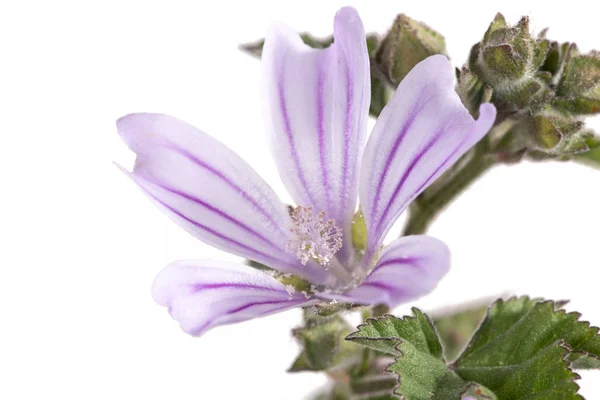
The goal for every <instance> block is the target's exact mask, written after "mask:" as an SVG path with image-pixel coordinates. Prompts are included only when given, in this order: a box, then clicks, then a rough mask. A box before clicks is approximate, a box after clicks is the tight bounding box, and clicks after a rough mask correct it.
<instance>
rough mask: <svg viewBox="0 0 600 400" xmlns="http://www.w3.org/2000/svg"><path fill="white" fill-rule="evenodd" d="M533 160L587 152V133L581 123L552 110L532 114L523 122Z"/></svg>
mask: <svg viewBox="0 0 600 400" xmlns="http://www.w3.org/2000/svg"><path fill="white" fill-rule="evenodd" d="M523 126H524V128H525V129H526V130H527V138H528V140H529V146H528V147H529V149H530V155H531V156H532V157H533V158H540V157H541V158H547V157H554V158H555V157H566V156H570V155H573V154H577V153H580V152H583V151H587V150H588V146H587V144H586V139H587V137H588V136H589V131H587V130H585V129H584V123H583V121H580V120H578V119H575V118H573V117H571V116H569V115H567V114H565V113H562V112H558V111H556V110H552V109H546V110H544V111H543V112H540V113H537V114H534V115H531V116H529V117H528V118H526V119H525V120H524V122H523Z"/></svg>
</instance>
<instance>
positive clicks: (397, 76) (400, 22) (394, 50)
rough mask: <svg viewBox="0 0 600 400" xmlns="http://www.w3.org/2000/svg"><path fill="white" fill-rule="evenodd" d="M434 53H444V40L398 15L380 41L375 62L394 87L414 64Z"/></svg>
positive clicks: (422, 24)
mask: <svg viewBox="0 0 600 400" xmlns="http://www.w3.org/2000/svg"><path fill="white" fill-rule="evenodd" d="M434 54H446V42H445V40H444V37H443V36H442V35H441V34H439V33H438V32H436V31H435V30H433V29H431V28H430V27H428V26H427V25H425V24H424V23H422V22H419V21H415V20H413V19H411V18H409V17H407V16H406V15H404V14H400V15H398V17H396V20H395V21H394V25H392V28H391V29H390V31H389V32H388V34H387V35H386V37H385V38H384V39H383V40H382V42H381V45H380V46H379V49H378V51H377V54H376V55H375V61H376V62H377V64H378V65H379V67H380V68H381V70H382V72H383V74H384V75H385V76H386V78H387V79H388V80H389V81H390V83H392V84H394V85H398V84H399V83H400V81H402V79H403V78H404V77H405V76H406V75H407V74H408V73H409V72H410V70H411V69H412V68H413V67H414V66H415V65H417V64H418V63H419V62H421V61H423V60H424V59H426V58H427V57H429V56H431V55H434Z"/></svg>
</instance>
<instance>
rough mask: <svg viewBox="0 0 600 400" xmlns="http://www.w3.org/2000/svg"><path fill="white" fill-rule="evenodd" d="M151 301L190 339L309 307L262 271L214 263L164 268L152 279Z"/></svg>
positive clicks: (189, 262) (193, 262)
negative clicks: (219, 327)
mask: <svg viewBox="0 0 600 400" xmlns="http://www.w3.org/2000/svg"><path fill="white" fill-rule="evenodd" d="M152 296H153V297H154V300H156V302H157V303H158V304H160V305H162V306H165V307H167V308H168V309H169V313H170V314H171V316H172V317H173V318H174V319H176V320H177V321H179V323H180V324H181V328H182V329H183V330H184V331H185V332H187V333H189V334H190V335H193V336H200V335H202V334H203V333H204V332H206V331H207V330H208V329H210V328H212V327H215V326H218V325H226V324H233V323H235V322H241V321H247V320H249V319H253V318H258V317H262V316H265V315H269V314H273V313H276V312H280V311H284V310H288V309H290V308H295V307H300V306H301V305H303V304H305V303H307V302H308V301H309V300H307V298H306V297H305V296H304V295H303V294H300V293H292V292H291V291H289V292H288V290H287V288H286V286H285V285H283V284H282V283H280V282H279V281H277V280H275V279H274V278H272V277H271V276H269V275H267V274H265V273H263V272H261V271H258V270H256V269H253V268H251V267H247V266H244V265H238V264H233V263H227V262H222V261H212V260H183V261H177V262H175V263H173V264H170V265H168V266H167V267H166V268H165V269H164V270H162V271H161V272H160V274H158V276H157V277H156V280H155V281H154V285H153V286H152Z"/></svg>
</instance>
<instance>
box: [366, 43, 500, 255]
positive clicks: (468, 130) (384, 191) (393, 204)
mask: <svg viewBox="0 0 600 400" xmlns="http://www.w3.org/2000/svg"><path fill="white" fill-rule="evenodd" d="M495 117H496V110H495V108H494V106H493V105H491V104H488V103H486V104H483V105H482V106H481V108H480V111H479V119H477V120H474V119H473V118H472V117H471V115H470V114H469V112H468V111H467V109H466V108H465V107H464V106H463V105H462V103H461V100H460V98H459V97H458V95H457V94H456V92H455V89H454V69H453V68H452V65H451V64H450V62H449V61H448V59H447V58H446V57H444V56H441V55H436V56H431V57H429V58H427V59H426V60H424V61H422V62H421V63H419V64H418V65H417V66H416V67H415V68H413V70H412V71H411V72H410V73H409V74H408V75H407V76H406V78H404V80H403V81H402V82H401V83H400V85H399V86H398V89H397V90H396V92H395V94H394V95H393V96H392V99H391V100H390V101H389V103H388V104H387V105H386V107H385V108H384V109H383V111H382V113H381V115H380V116H379V118H378V119H377V122H376V124H375V127H374V129H373V132H372V134H371V136H370V138H369V141H368V143H367V146H366V149H365V154H364V156H363V161H362V165H361V176H360V188H359V191H360V201H361V208H362V211H363V213H364V215H365V221H366V224H367V231H368V250H367V253H368V257H367V258H370V257H371V256H373V254H374V253H375V251H376V249H377V248H378V247H379V246H380V245H381V244H382V242H383V239H384V237H385V235H386V234H387V232H388V231H389V229H390V228H391V226H392V225H393V223H394V222H395V221H396V219H397V218H398V216H399V215H400V214H401V213H402V212H403V211H404V210H405V209H406V207H407V206H408V205H409V204H410V202H411V201H412V200H413V199H414V198H415V197H416V196H418V195H419V194H420V193H421V192H422V191H423V190H424V189H425V188H427V186H428V185H430V184H431V183H432V182H434V181H435V180H436V178H437V177H439V176H440V175H441V174H442V173H443V172H444V171H445V170H447V169H448V168H449V167H450V166H451V165H452V164H453V163H455V162H456V161H457V160H458V159H459V158H460V157H461V156H462V155H463V154H464V153H465V152H466V151H467V150H468V149H470V148H471V147H472V146H473V145H475V144H476V143H477V142H478V141H479V140H480V139H481V138H482V137H483V136H484V135H485V134H486V133H487V132H488V131H489V129H490V128H491V127H492V125H493V123H494V120H495Z"/></svg>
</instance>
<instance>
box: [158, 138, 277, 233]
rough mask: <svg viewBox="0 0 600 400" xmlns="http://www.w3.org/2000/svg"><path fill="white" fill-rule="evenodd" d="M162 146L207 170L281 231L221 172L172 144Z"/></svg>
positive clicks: (244, 192)
mask: <svg viewBox="0 0 600 400" xmlns="http://www.w3.org/2000/svg"><path fill="white" fill-rule="evenodd" d="M164 146H165V147H166V148H168V149H171V150H173V151H175V152H176V153H178V154H180V155H182V156H184V157H185V158H187V159H188V160H190V161H192V162H193V163H194V164H196V165H197V166H199V167H201V168H203V169H205V170H207V171H208V172H210V173H212V174H213V175H215V176H216V177H218V178H219V179H221V180H222V181H223V182H224V183H225V184H227V185H228V186H230V187H231V188H233V189H234V190H235V191H236V192H237V193H239V194H240V195H241V196H242V197H243V198H244V200H246V201H248V202H250V203H251V204H252V205H253V206H254V207H255V208H256V210H257V211H259V212H260V213H261V214H262V215H263V216H264V217H265V218H267V219H268V220H269V222H270V223H271V224H272V226H275V227H278V228H279V229H281V227H279V224H277V223H276V222H275V220H273V217H272V216H271V214H270V213H269V212H267V210H265V209H264V208H263V207H262V206H261V205H260V204H259V203H258V202H257V201H256V200H255V199H254V198H253V197H252V196H250V195H249V194H248V192H246V191H245V190H244V189H242V188H241V187H240V186H239V185H237V184H235V183H234V182H233V181H232V180H231V179H230V178H228V177H227V176H226V175H225V174H224V173H223V172H221V171H219V170H218V169H216V168H214V167H212V166H211V165H209V164H207V163H205V162H204V161H202V160H200V159H199V158H198V157H196V156H195V155H193V154H191V153H190V152H188V151H187V150H185V149H183V148H181V147H179V146H177V145H176V144H174V143H172V142H166V143H165V144H164Z"/></svg>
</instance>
